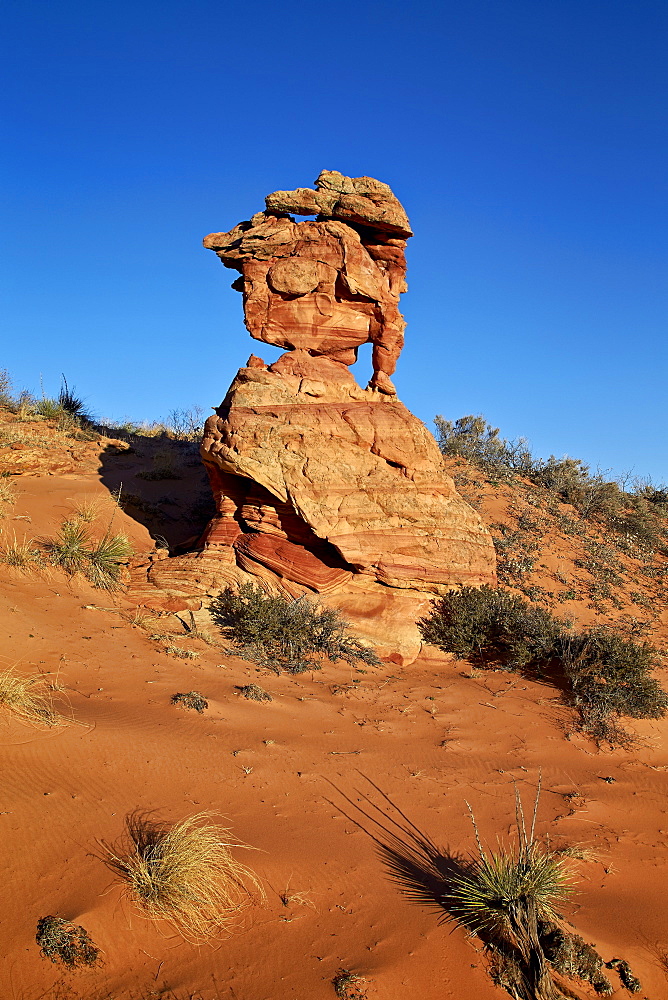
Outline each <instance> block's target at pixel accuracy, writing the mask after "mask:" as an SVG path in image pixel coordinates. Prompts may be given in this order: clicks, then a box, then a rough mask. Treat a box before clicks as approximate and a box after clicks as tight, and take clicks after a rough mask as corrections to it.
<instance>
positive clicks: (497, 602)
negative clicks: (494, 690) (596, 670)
mask: <svg viewBox="0 0 668 1000" xmlns="http://www.w3.org/2000/svg"><path fill="white" fill-rule="evenodd" d="M564 627H565V624H564V622H561V621H560V620H559V619H557V618H554V617H553V616H552V615H551V614H550V612H549V611H546V610H545V609H544V608H541V607H538V606H537V605H535V604H528V603H527V602H526V601H524V600H522V598H521V597H517V596H515V595H513V594H510V593H508V592H507V591H505V590H496V589H495V588H493V587H488V586H484V587H480V588H477V587H462V589H461V590H458V591H454V590H453V591H450V592H449V593H447V594H445V595H444V596H443V597H440V598H437V599H436V600H434V601H432V606H431V611H430V614H429V615H428V616H427V617H425V618H421V619H420V621H419V622H418V628H419V629H420V632H421V634H422V638H423V639H424V640H425V642H429V643H431V644H432V645H433V646H438V647H440V648H441V649H443V650H445V651H446V652H449V653H454V654H455V655H456V656H458V657H460V658H461V659H469V660H471V661H472V662H474V663H488V662H491V661H494V662H499V663H501V664H503V665H504V666H507V667H508V668H509V669H513V668H517V667H524V666H527V665H528V664H532V665H542V664H545V663H546V662H549V660H550V659H551V658H552V656H553V652H554V644H555V640H556V638H557V637H558V636H559V635H560V634H561V631H562V629H563V628H564Z"/></svg>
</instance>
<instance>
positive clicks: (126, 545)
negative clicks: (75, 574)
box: [84, 532, 131, 590]
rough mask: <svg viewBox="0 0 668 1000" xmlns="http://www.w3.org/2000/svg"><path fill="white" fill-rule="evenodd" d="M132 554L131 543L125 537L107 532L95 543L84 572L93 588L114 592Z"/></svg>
mask: <svg viewBox="0 0 668 1000" xmlns="http://www.w3.org/2000/svg"><path fill="white" fill-rule="evenodd" d="M130 553H131V546H130V542H129V541H128V539H127V538H126V536H125V535H112V534H110V533H109V532H107V533H106V534H105V535H103V537H102V538H100V539H99V540H98V541H96V542H94V543H93V545H92V547H91V549H90V551H89V553H88V566H87V567H86V568H85V570H84V572H85V573H86V576H87V577H88V579H89V580H90V582H91V583H92V584H93V586H95V587H103V588H105V589H107V590H113V589H114V587H115V586H116V584H117V583H118V578H119V576H120V572H121V565H122V564H123V563H124V562H126V561H127V559H128V558H129V556H130Z"/></svg>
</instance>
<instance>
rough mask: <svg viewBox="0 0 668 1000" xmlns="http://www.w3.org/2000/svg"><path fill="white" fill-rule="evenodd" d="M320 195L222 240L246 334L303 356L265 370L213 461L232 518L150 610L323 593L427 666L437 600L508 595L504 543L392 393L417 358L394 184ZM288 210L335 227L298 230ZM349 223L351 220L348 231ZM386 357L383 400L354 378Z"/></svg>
mask: <svg viewBox="0 0 668 1000" xmlns="http://www.w3.org/2000/svg"><path fill="white" fill-rule="evenodd" d="M316 187H317V190H316V191H312V190H310V189H306V188H302V189H298V190H296V191H289V192H285V191H283V192H274V194H272V195H269V197H268V198H267V212H261V213H258V214H257V215H255V216H253V218H252V219H251V220H250V222H244V223H241V224H240V225H239V226H237V227H235V229H233V230H232V231H231V232H229V233H213V234H211V235H210V236H207V237H206V239H205V241H204V244H205V246H207V247H209V248H211V249H213V250H215V251H216V253H217V254H218V256H219V257H220V259H221V261H222V262H223V264H225V266H226V267H232V268H236V269H237V270H239V271H240V272H241V274H242V277H241V279H239V281H238V282H235V283H234V286H233V287H235V288H238V289H239V290H242V291H243V293H244V312H245V317H246V325H247V327H248V329H249V331H250V333H251V335H252V336H253V337H254V338H255V339H256V340H262V341H265V342H266V343H269V344H275V345H277V346H280V347H285V348H287V351H286V353H285V354H283V355H281V357H280V358H279V359H278V360H277V361H275V362H274V363H273V364H271V365H269V366H267V365H266V364H265V362H264V361H262V359H261V358H258V357H255V356H254V355H251V357H250V358H249V360H248V364H247V366H246V367H245V368H241V369H240V370H239V372H238V373H237V376H236V378H235V380H234V382H233V383H232V386H231V387H230V389H229V391H228V393H227V396H226V397H225V399H224V401H223V403H222V404H221V406H220V407H219V408H218V410H217V412H216V415H215V416H212V417H210V418H209V419H208V420H207V422H206V425H205V430H204V439H203V442H202V446H201V454H202V459H203V461H204V463H205V465H206V468H207V471H208V473H209V478H210V481H211V487H212V490H213V493H214V499H215V503H216V509H217V512H218V513H217V516H216V517H215V518H214V519H213V520H212V521H211V523H210V524H209V526H208V527H207V529H206V531H205V533H204V535H203V537H202V538H201V539H200V543H199V544H200V551H199V552H197V553H191V554H189V555H187V556H183V557H179V558H176V559H168V560H158V561H154V562H153V563H152V565H151V566H150V568H149V569H148V572H146V571H144V575H143V577H142V575H141V573H140V572H139V571H138V573H137V574H136V581H135V585H134V587H133V594H134V596H135V597H136V598H139V599H141V600H143V601H144V603H147V604H149V605H151V606H156V607H160V606H163V607H164V606H165V605H164V601H165V600H169V602H170V607H172V608H175V607H177V606H178V607H181V608H184V609H186V608H189V609H191V610H193V611H195V610H197V609H198V608H200V609H201V610H200V612H199V613H200V614H202V615H205V614H206V612H205V609H204V608H202V604H203V602H204V599H205V598H206V597H207V596H215V595H216V594H217V593H219V592H220V591H221V590H222V589H223V588H224V587H226V586H228V585H232V586H238V585H239V584H241V583H243V582H245V581H249V580H255V581H260V582H261V583H262V585H264V586H266V587H267V588H268V589H269V590H271V591H273V592H276V591H279V592H283V593H285V594H288V595H292V596H295V597H296V596H299V595H300V594H303V593H305V592H306V593H311V594H316V595H319V598H318V599H320V600H323V601H324V602H325V603H327V604H328V605H330V606H333V607H336V608H338V609H339V610H340V611H341V612H342V613H343V615H344V616H345V617H347V618H349V619H350V620H351V622H352V623H353V625H354V629H355V631H356V632H357V633H358V634H360V635H362V636H363V637H366V638H368V639H369V640H371V641H372V642H373V644H374V645H375V646H376V648H377V649H378V651H379V652H380V654H381V655H383V656H385V657H386V658H388V659H390V660H393V661H394V662H397V663H410V662H411V661H412V660H413V659H414V658H415V657H416V656H417V654H418V652H419V650H420V645H421V643H420V637H419V633H418V630H417V627H416V625H415V622H416V620H417V619H418V618H419V617H420V616H421V615H423V614H424V613H425V612H426V610H427V608H428V605H429V600H430V598H431V597H432V596H433V595H435V594H442V593H444V592H445V591H446V590H448V589H450V588H452V587H456V586H461V585H464V584H473V585H481V584H485V583H491V584H493V583H494V582H495V579H496V576H495V556H494V547H493V544H492V540H491V537H490V535H489V533H488V532H487V530H486V529H485V527H484V526H483V523H482V521H481V520H480V518H479V516H478V514H477V513H476V512H475V511H474V510H473V509H472V508H471V507H470V506H469V505H468V504H467V503H465V502H464V500H462V498H461V497H460V496H459V495H458V494H457V492H456V490H455V487H454V484H453V482H452V480H451V479H450V477H449V476H447V475H446V474H445V472H444V469H443V465H442V461H441V455H440V452H439V450H438V446H437V444H436V442H435V441H434V438H433V437H432V436H431V434H429V432H428V431H427V429H426V427H425V426H424V425H423V424H422V423H421V422H420V421H419V420H418V419H417V418H416V417H414V416H413V415H412V414H411V413H409V411H408V410H407V409H406V408H405V407H404V406H403V405H402V404H401V403H400V402H399V401H398V400H397V398H396V392H395V390H394V386H393V385H392V382H391V381H390V377H389V376H390V375H391V374H392V373H393V371H394V368H395V365H396V360H397V357H398V356H399V352H400V350H401V346H402V342H403V329H404V322H403V318H402V316H401V314H400V312H399V308H398V303H399V295H400V293H401V292H403V291H404V290H405V271H406V262H405V258H404V248H405V245H406V244H405V240H404V239H403V238H399V237H408V236H410V235H411V230H410V226H409V224H408V219H407V218H406V214H405V212H404V211H403V208H402V207H401V205H400V204H399V202H398V201H397V199H396V198H395V197H394V195H393V194H392V192H391V191H390V189H389V188H388V187H387V185H386V184H382V183H381V182H380V181H376V180H373V178H367V177H362V178H360V177H357V178H349V177H344V176H343V175H342V174H338V173H336V172H335V171H323V172H322V174H321V175H320V177H319V178H318V181H317V182H316ZM287 212H294V213H296V214H307V215H309V214H318V216H319V217H318V219H317V221H315V222H312V221H305V222H299V223H298V222H295V221H294V219H292V218H291V217H290V216H289V215H286V214H285V213H287ZM342 220H345V221H342ZM368 341H371V342H372V343H373V345H374V350H373V367H374V376H373V378H372V380H371V383H370V386H369V388H368V389H366V390H365V389H362V388H361V387H360V386H359V385H358V384H357V382H356V381H355V379H354V377H353V374H352V372H351V371H350V368H349V366H350V365H352V364H353V363H354V361H355V360H356V358H357V348H358V347H359V346H360V345H361V344H363V343H365V342H368Z"/></svg>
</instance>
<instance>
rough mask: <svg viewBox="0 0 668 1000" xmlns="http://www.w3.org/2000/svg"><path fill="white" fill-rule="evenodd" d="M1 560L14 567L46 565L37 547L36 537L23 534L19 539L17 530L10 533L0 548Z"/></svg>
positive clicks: (24, 568)
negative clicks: (20, 539)
mask: <svg viewBox="0 0 668 1000" xmlns="http://www.w3.org/2000/svg"><path fill="white" fill-rule="evenodd" d="M0 561H1V562H4V563H6V564H7V565H8V566H13V567H14V569H22V570H30V569H34V568H36V567H43V566H44V558H43V556H42V553H41V552H40V551H39V549H37V548H35V545H34V539H33V538H27V537H26V536H25V535H24V536H23V540H22V541H19V540H18V538H17V537H16V532H15V531H14V532H12V536H11V538H10V537H9V535H8V536H7V539H6V540H5V542H4V544H3V545H2V547H1V548H0Z"/></svg>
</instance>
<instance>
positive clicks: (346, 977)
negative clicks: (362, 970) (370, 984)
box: [332, 969, 367, 1000]
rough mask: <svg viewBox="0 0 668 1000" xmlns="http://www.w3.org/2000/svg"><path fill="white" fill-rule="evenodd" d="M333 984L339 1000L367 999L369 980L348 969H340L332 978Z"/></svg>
mask: <svg viewBox="0 0 668 1000" xmlns="http://www.w3.org/2000/svg"><path fill="white" fill-rule="evenodd" d="M332 986H333V987H334V992H335V993H336V995H337V997H339V1000H366V998H367V993H366V986H367V980H366V979H365V978H364V977H363V976H358V975H356V974H355V973H354V972H349V971H348V969H340V970H339V971H338V972H337V974H336V975H335V976H334V978H333V979H332Z"/></svg>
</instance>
